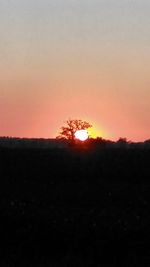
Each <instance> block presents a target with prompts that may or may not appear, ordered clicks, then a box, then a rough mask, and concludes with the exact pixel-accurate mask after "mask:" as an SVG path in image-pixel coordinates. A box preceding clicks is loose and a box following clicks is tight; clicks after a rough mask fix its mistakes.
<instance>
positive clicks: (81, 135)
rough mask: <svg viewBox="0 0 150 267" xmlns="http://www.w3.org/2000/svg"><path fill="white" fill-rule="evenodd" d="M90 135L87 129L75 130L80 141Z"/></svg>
mask: <svg viewBox="0 0 150 267" xmlns="http://www.w3.org/2000/svg"><path fill="white" fill-rule="evenodd" d="M88 137H89V135H88V132H87V131H86V130H78V131H76V132H75V138H76V139H78V140H80V141H85V140H87V139H88Z"/></svg>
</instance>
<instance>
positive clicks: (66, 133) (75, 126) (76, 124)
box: [59, 119, 92, 141]
mask: <svg viewBox="0 0 150 267" xmlns="http://www.w3.org/2000/svg"><path fill="white" fill-rule="evenodd" d="M91 127H92V125H91V124H90V123H88V122H86V121H82V120H77V119H76V120H72V119H69V120H67V121H66V125H65V126H62V127H61V132H60V135H59V138H65V139H67V140H70V141H74V139H75V132H76V131H77V130H86V129H88V128H91Z"/></svg>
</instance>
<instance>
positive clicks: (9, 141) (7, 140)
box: [0, 136, 150, 149]
mask: <svg viewBox="0 0 150 267" xmlns="http://www.w3.org/2000/svg"><path fill="white" fill-rule="evenodd" d="M2 147H7V148H39V149H40V148H43V149H47V148H52V149H54V148H61V149H64V148H68V147H69V148H70V147H75V148H87V149H88V148H89V149H99V148H126V149H130V148H133V149H134V148H139V149H150V139H148V140H145V141H144V142H132V141H128V140H127V139H126V138H119V139H118V140H117V141H111V140H106V139H104V138H102V137H97V138H96V139H93V138H89V139H88V140H87V141H85V142H82V141H78V140H75V141H74V142H73V143H72V142H70V141H68V140H66V139H57V138H56V139H55V138H53V139H52V138H51V139H45V138H19V137H5V136H4V137H0V148H2Z"/></svg>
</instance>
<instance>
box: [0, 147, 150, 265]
mask: <svg viewBox="0 0 150 267" xmlns="http://www.w3.org/2000/svg"><path fill="white" fill-rule="evenodd" d="M0 173H1V175H0V243H1V245H2V249H1V250H0V266H2V267H5V266H21V267H23V266H26V267H27V266H37V267H38V266H41V267H42V266H43V267H44V266H51V267H58V266H61V267H75V266H76V267H82V266H86V267H88V266H93V267H94V266H100V267H101V266H119V267H120V266H139V265H140V266H150V150H146V149H145V150H142V149H129V150H126V149H124V150H122V149H103V150H99V151H86V150H84V151H73V150H67V149H66V150H62V149H61V150H59V149H55V150H42V149H41V150H38V149H34V150H33V149H32V150H31V149H24V150H23V149H12V150H11V149H4V148H3V149H0Z"/></svg>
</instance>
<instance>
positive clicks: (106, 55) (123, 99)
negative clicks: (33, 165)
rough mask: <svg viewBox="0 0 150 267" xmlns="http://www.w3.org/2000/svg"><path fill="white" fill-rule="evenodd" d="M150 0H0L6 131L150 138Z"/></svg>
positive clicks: (1, 113)
mask: <svg viewBox="0 0 150 267" xmlns="http://www.w3.org/2000/svg"><path fill="white" fill-rule="evenodd" d="M149 14H150V1H149V0H121V1H120V0H0V74H1V75H0V136H15V137H45V138H54V137H56V136H57V135H58V134H59V130H60V127H61V126H62V125H63V124H64V122H65V121H66V120H67V119H69V118H73V119H74V118H75V119H83V120H86V121H88V122H90V123H91V124H92V125H93V133H94V134H95V135H97V136H102V137H103V138H107V139H111V140H117V139H118V138H119V137H126V138H127V139H128V140H132V141H143V140H146V139H149V138H150V119H149V114H150V74H149V71H150V15H149Z"/></svg>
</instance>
